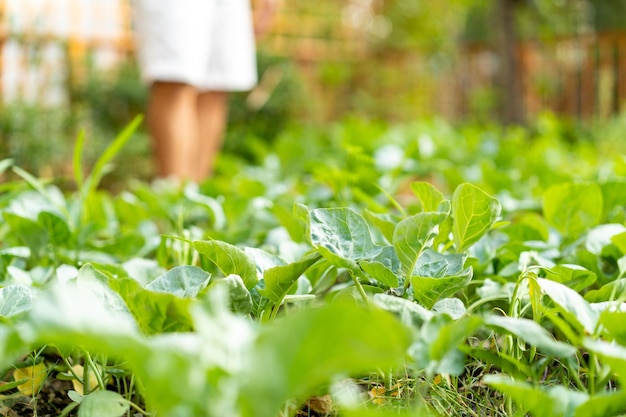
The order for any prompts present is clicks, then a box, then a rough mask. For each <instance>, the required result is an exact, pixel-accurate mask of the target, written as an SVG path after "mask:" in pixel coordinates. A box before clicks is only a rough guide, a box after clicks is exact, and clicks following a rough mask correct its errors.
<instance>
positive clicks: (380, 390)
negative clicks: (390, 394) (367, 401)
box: [370, 387, 387, 405]
mask: <svg viewBox="0 0 626 417" xmlns="http://www.w3.org/2000/svg"><path fill="white" fill-rule="evenodd" d="M386 391H387V390H386V389H385V387H374V388H372V389H371V390H370V398H371V399H372V402H373V403H374V404H378V405H382V404H384V403H385V398H384V395H385V392H386Z"/></svg>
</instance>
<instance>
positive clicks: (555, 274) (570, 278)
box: [546, 264, 597, 292]
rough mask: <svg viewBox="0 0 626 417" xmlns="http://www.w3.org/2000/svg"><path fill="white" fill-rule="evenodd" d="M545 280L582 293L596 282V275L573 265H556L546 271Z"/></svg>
mask: <svg viewBox="0 0 626 417" xmlns="http://www.w3.org/2000/svg"><path fill="white" fill-rule="evenodd" d="M546 278H547V279H549V280H551V281H555V282H558V283H561V284H563V285H566V286H568V287H569V288H571V289H573V290H574V291H577V292H582V291H583V290H586V289H587V288H589V287H590V286H591V285H592V284H593V283H594V282H596V279H597V277H596V274H595V273H594V272H592V271H589V270H588V269H586V268H583V267H582V266H579V265H574V264H562V265H556V266H554V267H552V268H550V269H547V270H546Z"/></svg>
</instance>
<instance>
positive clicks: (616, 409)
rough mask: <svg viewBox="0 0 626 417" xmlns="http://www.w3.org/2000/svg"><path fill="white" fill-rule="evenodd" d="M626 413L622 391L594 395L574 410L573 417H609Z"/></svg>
mask: <svg viewBox="0 0 626 417" xmlns="http://www.w3.org/2000/svg"><path fill="white" fill-rule="evenodd" d="M624 413H626V392H625V391H624V390H619V391H614V392H608V393H602V394H598V395H594V396H592V397H591V398H589V400H588V401H587V402H585V403H584V404H582V405H580V406H579V407H578V408H577V409H576V414H574V416H575V417H611V416H618V415H619V416H622V415H624Z"/></svg>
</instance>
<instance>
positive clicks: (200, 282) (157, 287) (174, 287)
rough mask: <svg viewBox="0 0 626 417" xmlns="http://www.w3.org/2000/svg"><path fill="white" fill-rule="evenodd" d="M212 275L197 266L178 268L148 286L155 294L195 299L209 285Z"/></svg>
mask: <svg viewBox="0 0 626 417" xmlns="http://www.w3.org/2000/svg"><path fill="white" fill-rule="evenodd" d="M210 279H211V274H209V273H208V272H206V271H204V270H202V269H201V268H198V267H196V266H189V265H183V266H177V267H174V268H172V269H170V270H169V271H167V272H166V273H165V274H163V275H161V276H160V277H158V278H156V279H155V280H154V281H152V282H150V283H149V284H148V285H146V289H147V290H150V291H154V292H164V293H169V294H174V295H175V296H177V297H180V298H194V297H196V296H197V295H198V293H199V292H200V291H202V290H203V289H204V288H206V286H207V285H208V284H209V280H210Z"/></svg>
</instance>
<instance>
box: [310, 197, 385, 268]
mask: <svg viewBox="0 0 626 417" xmlns="http://www.w3.org/2000/svg"><path fill="white" fill-rule="evenodd" d="M309 214H310V225H309V231H310V239H311V243H312V245H313V246H314V247H315V248H316V249H317V250H318V252H319V253H320V254H321V255H322V256H324V257H326V258H328V259H329V260H331V261H333V262H334V263H336V265H338V266H341V267H345V268H350V269H356V268H357V265H356V263H357V261H360V260H363V259H369V258H373V257H375V256H376V255H378V253H379V252H380V250H381V248H380V247H379V246H377V245H376V244H375V243H374V242H373V241H372V236H371V234H370V229H369V227H368V225H367V223H366V222H365V219H363V217H361V216H360V215H359V214H357V213H356V212H355V211H354V210H351V209H349V208H332V209H315V210H311V212H310V213H309Z"/></svg>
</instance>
